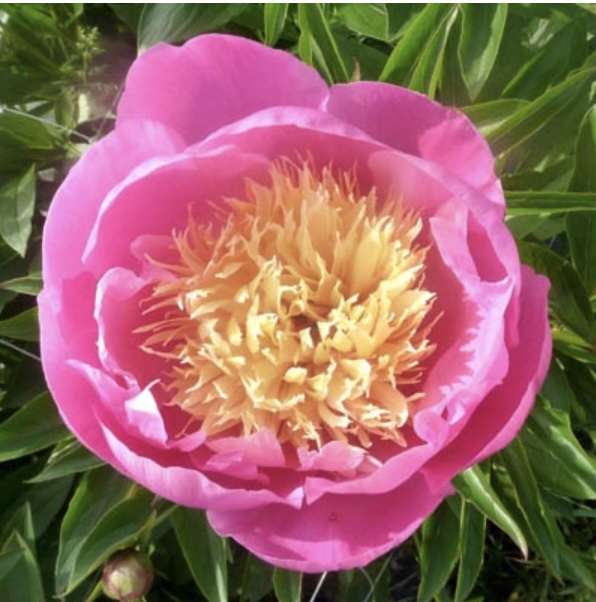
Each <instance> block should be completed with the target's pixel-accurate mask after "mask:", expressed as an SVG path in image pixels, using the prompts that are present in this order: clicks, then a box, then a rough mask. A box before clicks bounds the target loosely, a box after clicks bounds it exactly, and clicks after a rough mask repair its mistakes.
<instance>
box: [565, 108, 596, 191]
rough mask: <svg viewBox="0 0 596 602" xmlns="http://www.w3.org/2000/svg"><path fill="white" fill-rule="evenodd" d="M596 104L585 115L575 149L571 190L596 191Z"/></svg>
mask: <svg viewBox="0 0 596 602" xmlns="http://www.w3.org/2000/svg"><path fill="white" fill-rule="evenodd" d="M595 165H596V106H593V107H592V108H591V109H590V110H589V111H588V113H587V114H586V116H585V117H584V119H583V121H582V124H581V127H580V130H579V136H578V139H577V147H576V149H575V168H574V171H573V177H572V179H571V190H575V191H577V192H596V168H595V167H594V166H595Z"/></svg>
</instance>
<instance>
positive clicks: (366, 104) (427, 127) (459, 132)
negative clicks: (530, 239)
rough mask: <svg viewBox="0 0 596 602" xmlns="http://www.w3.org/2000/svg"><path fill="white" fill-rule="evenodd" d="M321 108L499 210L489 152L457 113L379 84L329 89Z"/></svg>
mask: <svg viewBox="0 0 596 602" xmlns="http://www.w3.org/2000/svg"><path fill="white" fill-rule="evenodd" d="M326 109H327V111H328V112H329V113H331V114H333V115H336V116H337V117H340V118H341V119H343V120H345V121H346V122H348V123H351V124H352V125H355V126H356V127H358V128H360V129H361V130H363V131H365V132H366V133H367V134H368V135H369V136H371V137H372V138H374V139H375V140H379V141H380V142H382V143H383V144H387V145H388V146H391V147H393V148H396V149H398V150H400V151H403V152H405V153H408V154H411V155H415V156H418V157H421V158H423V159H426V160H428V161H431V162H433V163H438V164H439V165H441V167H443V168H445V169H446V170H448V171H450V172H451V173H453V174H454V175H456V176H458V177H459V178H461V179H462V180H464V181H466V182H468V184H471V185H472V186H473V187H474V188H477V189H478V190H481V191H482V192H484V193H485V194H486V195H487V196H488V197H489V198H490V199H491V200H492V201H493V202H495V203H498V204H500V205H504V198H503V191H502V189H501V185H500V182H499V180H498V179H497V177H496V175H495V172H494V167H493V161H494V159H493V156H492V153H491V150H490V148H489V146H488V144H487V143H486V141H485V140H484V138H482V136H481V135H480V134H479V133H478V131H477V130H476V128H475V127H474V126H473V125H472V123H471V122H470V120H469V119H468V118H467V117H466V116H465V115H463V114H462V113H460V112H459V111H457V110H455V109H450V108H446V107H443V106H442V105H439V104H438V103H436V102H433V101H432V100H430V99H429V98H427V97H426V96H423V95H422V94H418V93H417V92H412V91H411V90H406V89H405V88H400V87H398V86H392V85H389V84H383V83H378V82H354V83H350V84H340V85H336V86H333V87H332V88H331V91H330V94H329V100H328V102H327V106H326Z"/></svg>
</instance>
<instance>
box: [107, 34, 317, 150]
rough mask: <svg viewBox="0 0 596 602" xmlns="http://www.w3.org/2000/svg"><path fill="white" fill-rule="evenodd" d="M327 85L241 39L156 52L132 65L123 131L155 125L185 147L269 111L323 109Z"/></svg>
mask: <svg viewBox="0 0 596 602" xmlns="http://www.w3.org/2000/svg"><path fill="white" fill-rule="evenodd" d="M327 91H328V89H327V85H326V84H325V82H324V81H323V80H322V79H321V77H320V76H319V74H318V73H317V72H316V71H315V70H314V69H313V68H311V67H309V66H307V65H305V64H304V63H302V62H300V61H299V60H298V59H296V58H294V57H293V56H291V55H290V54H288V53H287V52H282V51H279V50H273V49H271V48H267V47H266V46H263V45H262V44H257V43H256V42H252V41H250V40H246V39H243V38H239V37H232V36H225V35H204V36H200V37H198V38H195V39H193V40H190V41H189V42H187V43H186V44H185V45H184V46H182V47H181V48H176V47H174V46H168V45H166V44H159V45H157V46H154V47H153V48H151V49H150V50H148V51H147V52H145V53H144V54H143V55H142V56H141V57H139V58H138V59H137V60H136V61H135V63H134V64H133V66H132V68H131V69H130V72H129V74H128V78H127V80H126V87H125V91H124V95H123V96H122V100H121V101H120V104H119V106H118V122H117V123H118V126H120V124H122V123H123V122H125V121H128V120H129V119H138V118H141V119H154V120H157V121H161V122H162V123H164V124H166V125H168V126H169V127H171V128H173V129H175V130H176V131H177V132H179V133H180V135H181V136H183V137H184V139H185V140H186V142H187V143H188V144H191V143H193V142H198V141H199V140H201V139H203V138H205V137H206V136H207V135H208V134H210V133H211V132H213V131H214V130H216V129H218V128H220V127H222V126H224V125H226V124H228V123H231V122H233V121H236V120H238V119H241V118H242V117H246V116H247V115H250V114H252V113H255V112H256V111H259V110H261V109H264V108H266V107H272V106H276V105H295V106H309V107H316V106H318V105H319V104H320V103H321V102H322V101H323V99H324V98H325V96H326V94H327Z"/></svg>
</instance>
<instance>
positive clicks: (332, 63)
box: [298, 4, 350, 83]
mask: <svg viewBox="0 0 596 602" xmlns="http://www.w3.org/2000/svg"><path fill="white" fill-rule="evenodd" d="M298 15H299V23H300V26H301V27H304V25H305V24H306V26H307V28H308V32H309V34H310V36H311V37H312V41H313V42H314V44H316V46H317V47H318V49H319V50H320V55H321V59H322V61H323V63H324V65H325V67H326V69H327V71H328V72H329V74H330V75H331V78H332V82H333V83H341V82H347V81H349V79H350V74H349V73H348V69H347V67H346V64H345V63H344V60H343V58H342V56H341V53H340V52H339V49H338V47H337V43H336V41H335V38H334V37H333V34H332V33H331V29H330V28H329V23H327V19H326V18H325V14H324V13H323V9H322V8H321V5H320V4H299V5H298Z"/></svg>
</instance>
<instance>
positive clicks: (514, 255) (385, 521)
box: [39, 35, 551, 572]
mask: <svg viewBox="0 0 596 602" xmlns="http://www.w3.org/2000/svg"><path fill="white" fill-rule="evenodd" d="M504 211H505V203H504V197H503V192H502V188H501V184H500V182H499V180H498V178H497V177H496V175H495V171H494V167H493V157H492V154H491V152H490V149H489V147H488V145H487V143H486V142H485V140H484V139H483V138H482V136H481V135H480V134H479V133H478V131H477V130H476V129H475V128H474V127H473V125H472V124H471V122H470V121H469V120H468V119H467V118H466V117H465V116H464V115H463V114H462V113H460V112H458V111H456V110H454V109H451V108H447V107H444V106H441V105H439V104H437V103H435V102H433V101H431V100H430V99H429V98H427V97H425V96H423V95H421V94H418V93H415V92H412V91H409V90H406V89H403V88H400V87H397V86H393V85H389V84H382V83H373V82H351V83H349V84H341V85H334V86H331V87H328V86H327V84H326V83H325V82H324V81H323V79H321V77H320V76H319V75H318V74H317V72H316V71H315V70H313V69H312V68H311V67H309V66H307V65H305V64H303V63H301V62H300V61H299V60H297V59H296V58H294V57H293V56H291V55H290V54H288V53H285V52H282V51H278V50H272V49H270V48H267V47H265V46H262V45H259V44H257V43H255V42H251V41H248V40H245V39H241V38H236V37H231V36H225V35H204V36H200V37H198V38H195V39H192V40H190V41H189V42H187V43H186V44H184V45H183V46H182V47H179V48H178V47H173V46H169V45H166V44H159V45H157V46H154V47H153V48H151V49H150V50H148V51H147V52H145V53H144V54H142V55H141V56H140V58H138V59H137V60H136V61H135V63H134V64H133V66H132V68H131V70H130V72H129V74H128V78H127V81H126V86H125V91H124V93H123V96H122V98H121V100H120V103H119V105H118V110H117V122H116V127H115V129H114V131H113V132H111V133H110V134H109V135H107V136H106V137H105V138H103V139H102V140H100V141H99V142H98V143H96V144H95V145H93V146H92V147H91V148H90V149H89V150H88V151H87V152H86V153H85V154H84V156H83V157H82V158H81V160H80V161H79V162H78V163H77V165H76V166H75V167H74V168H73V169H72V171H71V172H70V174H69V176H68V178H67V179H66V180H65V182H64V183H63V184H62V186H61V188H60V189H59V191H58V193H57V194H56V196H55V198H54V200H53V202H52V204H51V207H50V211H49V214H48V218H47V223H46V226H45V232H44V241H43V270H44V274H43V276H44V289H43V292H42V293H41V295H40V296H39V308H40V324H41V351H42V359H43V366H44V371H45V375H46V378H47V382H48V385H49V387H50V390H51V392H52V394H53V397H54V399H55V400H56V403H57V405H58V408H59V410H60V413H61V415H62V417H63V419H64V421H65V422H66V424H67V425H68V427H69V428H70V429H71V431H72V432H73V433H74V434H75V435H76V436H77V437H78V439H79V440H80V441H81V442H82V443H83V444H84V445H85V446H86V447H88V448H89V449H90V450H92V451H93V452H94V453H95V454H96V455H98V456H99V457H100V458H102V459H103V460H104V461H106V462H108V463H109V464H111V465H112V466H113V467H115V468H116V469H117V470H118V471H120V472H121V473H122V474H124V475H126V476H127V477H129V478H131V479H133V480H135V481H137V482H138V483H140V484H142V485H143V486H144V487H146V488H148V489H149V490H151V491H153V492H155V493H156V494H158V495H160V496H162V497H164V498H166V499H168V500H171V501H173V502H175V503H177V504H181V505H184V506H189V507H193V508H203V509H206V510H207V516H208V519H209V521H210V523H211V525H212V526H213V527H214V529H215V530H216V531H217V532H218V533H220V534H221V535H225V536H231V537H233V538H234V539H235V540H237V541H238V542H239V543H241V544H242V545H243V546H245V547H247V548H248V549H249V550H251V551H252V552H254V553H255V554H256V555H257V556H259V557H261V558H263V559H265V560H266V561H268V562H270V563H272V564H274V565H277V566H280V567H284V568H289V569H293V570H300V571H306V572H319V571H326V570H337V569H346V568H351V567H356V566H363V565H364V564H366V563H368V562H370V561H371V560H373V559H374V558H377V557H378V556H380V555H381V554H383V553H385V552H386V551H387V550H389V549H391V548H393V547H394V546H396V545H398V544H400V543H401V542H403V541H404V540H406V539H407V538H408V537H409V536H410V535H411V534H412V533H413V532H414V531H415V530H416V529H417V528H418V526H419V525H420V524H421V523H422V522H423V521H424V519H425V518H426V517H428V516H429V515H430V514H431V513H432V512H433V510H434V509H435V508H436V507H437V506H438V504H439V503H440V502H441V501H442V500H443V499H445V498H446V496H449V495H450V494H451V493H453V491H454V490H453V487H452V485H451V481H452V479H453V478H454V477H455V475H457V474H458V473H460V472H461V471H463V470H465V469H466V468H468V467H470V466H472V465H473V464H475V463H477V462H480V461H481V460H483V459H484V458H486V457H488V456H490V455H491V454H494V453H495V452H497V451H499V450H500V449H502V448H503V447H504V446H506V445H507V444H508V443H509V442H511V440H512V439H513V438H514V437H515V435H516V434H517V432H518V431H519V429H520V428H521V426H522V424H523V422H524V420H525V418H526V417H527V416H528V414H529V412H530V410H531V408H532V405H533V402H534V399H535V396H536V393H537V391H538V389H539V388H540V386H541V384H542V382H543V380H544V377H545V375H546V371H547V369H548V365H549V361H550V356H551V339H550V330H549V325H548V320H547V291H548V286H549V285H548V281H547V279H546V278H544V277H542V276H538V275H536V274H535V273H534V272H533V271H532V270H531V269H530V268H528V267H526V266H523V265H521V264H520V259H519V256H518V252H517V249H516V246H515V243H514V240H513V238H512V236H511V234H510V233H509V231H508V229H507V227H506V226H505V224H504Z"/></svg>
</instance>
